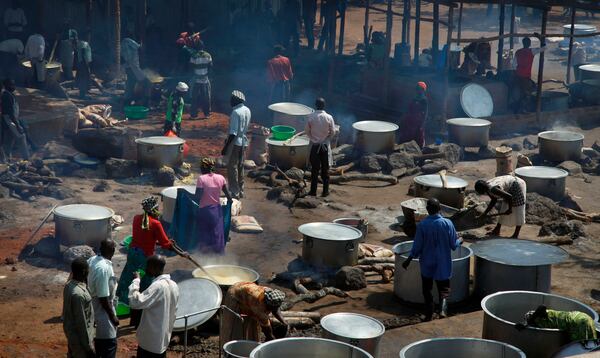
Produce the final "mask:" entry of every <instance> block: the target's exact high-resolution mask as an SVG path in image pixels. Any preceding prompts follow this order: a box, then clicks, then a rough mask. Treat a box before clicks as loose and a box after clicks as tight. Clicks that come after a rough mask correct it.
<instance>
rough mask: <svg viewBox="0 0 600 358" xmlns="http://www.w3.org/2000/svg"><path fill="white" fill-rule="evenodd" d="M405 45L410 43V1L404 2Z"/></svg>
mask: <svg viewBox="0 0 600 358" xmlns="http://www.w3.org/2000/svg"><path fill="white" fill-rule="evenodd" d="M406 4H407V5H406V43H410V19H411V18H412V17H411V16H410V12H411V11H412V0H407V1H406Z"/></svg>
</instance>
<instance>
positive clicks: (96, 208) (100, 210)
mask: <svg viewBox="0 0 600 358" xmlns="http://www.w3.org/2000/svg"><path fill="white" fill-rule="evenodd" d="M54 215H55V216H59V217H61V218H66V219H73V220H80V221H86V220H89V221H91V220H102V219H108V218H111V217H112V216H113V215H115V212H114V211H113V210H112V209H110V208H107V207H105V206H100V205H92V204H70V205H63V206H59V207H57V208H55V209H54Z"/></svg>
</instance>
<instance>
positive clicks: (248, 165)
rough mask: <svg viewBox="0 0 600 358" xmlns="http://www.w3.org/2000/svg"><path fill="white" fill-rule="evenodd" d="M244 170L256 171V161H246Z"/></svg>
mask: <svg viewBox="0 0 600 358" xmlns="http://www.w3.org/2000/svg"><path fill="white" fill-rule="evenodd" d="M244 169H246V170H252V169H256V163H255V162H254V160H249V159H248V160H244Z"/></svg>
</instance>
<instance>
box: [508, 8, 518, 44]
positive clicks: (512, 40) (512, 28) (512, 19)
mask: <svg viewBox="0 0 600 358" xmlns="http://www.w3.org/2000/svg"><path fill="white" fill-rule="evenodd" d="M516 7H517V6H516V5H515V3H512V4H511V5H510V39H509V43H510V49H511V50H512V49H514V48H515V36H514V35H515V16H516V10H515V8H516Z"/></svg>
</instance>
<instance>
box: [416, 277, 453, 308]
mask: <svg viewBox="0 0 600 358" xmlns="http://www.w3.org/2000/svg"><path fill="white" fill-rule="evenodd" d="M433 281H434V280H433V278H431V277H425V276H421V286H422V289H423V298H424V299H425V316H426V317H427V318H431V316H433V309H434V303H433V294H432V293H431V290H433ZM435 284H436V286H437V289H438V293H439V295H440V297H439V300H440V304H441V303H442V300H443V299H445V298H448V296H450V280H449V279H448V280H435Z"/></svg>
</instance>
